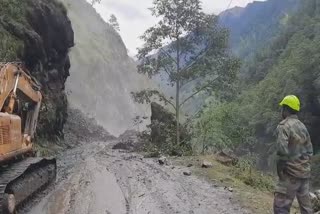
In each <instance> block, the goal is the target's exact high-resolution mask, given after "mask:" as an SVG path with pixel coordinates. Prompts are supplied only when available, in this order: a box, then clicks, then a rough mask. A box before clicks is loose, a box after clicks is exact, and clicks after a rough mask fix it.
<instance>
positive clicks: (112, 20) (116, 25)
mask: <svg viewBox="0 0 320 214" xmlns="http://www.w3.org/2000/svg"><path fill="white" fill-rule="evenodd" d="M109 24H110V25H111V26H112V27H113V29H115V30H116V31H118V32H119V31H120V25H119V22H118V19H117V17H116V16H115V15H114V14H112V15H111V16H110V19H109Z"/></svg>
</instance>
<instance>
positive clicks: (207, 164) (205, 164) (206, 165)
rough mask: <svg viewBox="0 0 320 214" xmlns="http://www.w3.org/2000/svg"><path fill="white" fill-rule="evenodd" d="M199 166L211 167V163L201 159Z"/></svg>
mask: <svg viewBox="0 0 320 214" xmlns="http://www.w3.org/2000/svg"><path fill="white" fill-rule="evenodd" d="M201 167H202V168H212V167H213V164H212V163H211V162H209V161H206V160H204V161H202V164H201Z"/></svg>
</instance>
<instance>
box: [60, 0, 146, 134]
mask: <svg viewBox="0 0 320 214" xmlns="http://www.w3.org/2000/svg"><path fill="white" fill-rule="evenodd" d="M63 2H64V3H65V5H66V6H67V8H68V15H69V17H70V19H71V21H72V25H73V29H74V31H75V47H74V48H73V49H72V51H71V53H70V58H71V65H72V68H71V70H70V73H71V77H70V78H69V80H68V82H67V90H68V98H69V103H70V105H71V106H72V107H73V108H78V109H80V110H82V111H83V112H84V113H87V114H89V115H91V116H93V117H95V118H96V119H97V121H98V122H99V123H100V124H101V125H103V126H104V127H105V128H106V129H107V130H108V131H109V132H110V133H111V134H113V135H119V134H120V133H122V132H123V131H125V130H126V129H131V128H132V126H133V125H132V124H133V123H132V119H133V118H134V117H135V116H136V115H142V116H144V115H146V114H148V112H149V110H148V108H147V107H146V106H140V105H137V104H136V103H134V102H133V100H132V99H131V96H130V92H131V91H135V90H138V89H140V88H142V87H146V86H148V81H147V79H146V78H144V77H143V76H141V75H138V74H137V73H136V66H135V63H134V61H133V60H132V59H131V58H130V57H128V55H127V50H126V47H125V45H124V43H123V41H122V39H121V37H120V36H119V35H118V33H116V32H115V31H114V29H113V28H112V27H110V26H109V25H108V24H106V23H105V22H104V21H103V20H102V18H101V17H100V15H98V14H97V13H96V11H95V10H94V9H93V8H92V7H91V6H90V5H89V4H88V3H87V2H86V1H85V0H63Z"/></svg>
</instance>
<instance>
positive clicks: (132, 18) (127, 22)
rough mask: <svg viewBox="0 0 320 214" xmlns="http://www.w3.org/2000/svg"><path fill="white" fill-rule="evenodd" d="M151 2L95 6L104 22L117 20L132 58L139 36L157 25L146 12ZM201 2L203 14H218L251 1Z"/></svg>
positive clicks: (111, 0) (121, 0)
mask: <svg viewBox="0 0 320 214" xmlns="http://www.w3.org/2000/svg"><path fill="white" fill-rule="evenodd" d="M88 1H89V0H88ZM152 1H153V0H101V3H100V4H96V5H95V8H96V10H97V12H98V13H99V14H100V15H101V16H102V18H103V19H104V20H106V21H108V20H109V17H110V15H111V14H114V15H115V16H116V17H117V18H118V22H119V24H120V35H121V37H122V39H123V41H124V43H125V44H126V46H127V49H128V50H129V55H130V56H134V55H135V54H136V53H137V50H136V49H137V48H138V47H141V46H142V44H143V42H142V41H141V40H140V39H139V36H141V35H142V34H143V33H144V31H145V30H146V29H148V28H149V27H151V26H153V25H155V24H156V23H157V20H156V19H155V18H154V17H152V16H151V12H150V11H149V10H148V8H150V7H151V6H152ZM259 1H261V0H259ZM202 2H203V10H204V12H206V13H214V14H219V13H220V12H222V11H224V10H226V9H227V8H228V6H229V4H230V3H231V5H230V8H232V7H235V6H246V5H247V4H248V3H250V2H253V0H202Z"/></svg>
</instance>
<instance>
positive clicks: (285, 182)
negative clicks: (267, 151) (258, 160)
mask: <svg viewBox="0 0 320 214" xmlns="http://www.w3.org/2000/svg"><path fill="white" fill-rule="evenodd" d="M280 106H282V118H283V121H282V122H280V124H279V126H278V128H277V135H278V136H277V157H278V159H277V172H278V176H279V183H278V185H277V187H276V191H275V198H274V213H275V214H289V213H290V208H291V205H292V202H293V200H294V199H295V197H297V199H298V202H299V205H300V210H301V214H312V213H313V210H312V205H311V199H310V196H309V183H310V171H311V166H310V165H311V163H310V162H311V157H312V155H313V148H312V144H311V139H310V135H309V133H308V130H307V128H306V127H305V125H304V124H303V123H302V122H301V121H300V120H299V119H298V116H297V113H298V112H299V111H300V101H299V99H298V98H297V97H296V96H294V95H289V96H286V97H285V98H284V99H283V100H282V102H281V103H280Z"/></svg>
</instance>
